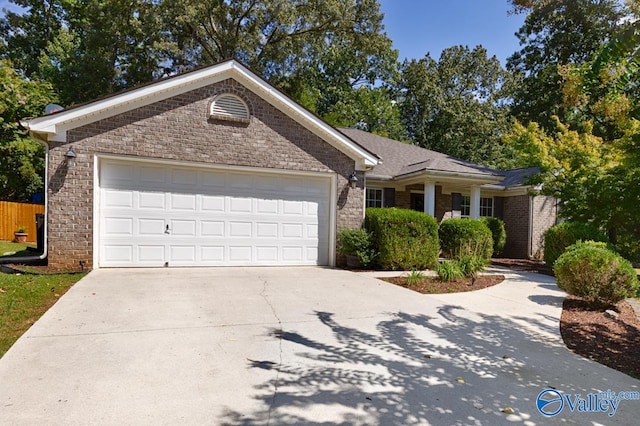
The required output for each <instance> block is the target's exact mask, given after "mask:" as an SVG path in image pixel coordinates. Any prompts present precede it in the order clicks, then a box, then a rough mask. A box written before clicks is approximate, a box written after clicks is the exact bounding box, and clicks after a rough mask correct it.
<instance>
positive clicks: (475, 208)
mask: <svg viewBox="0 0 640 426" xmlns="http://www.w3.org/2000/svg"><path fill="white" fill-rule="evenodd" d="M469 198H470V200H469V203H470V204H471V205H470V206H469V217H470V218H471V219H480V187H479V186H472V187H471V196H470V197H469Z"/></svg>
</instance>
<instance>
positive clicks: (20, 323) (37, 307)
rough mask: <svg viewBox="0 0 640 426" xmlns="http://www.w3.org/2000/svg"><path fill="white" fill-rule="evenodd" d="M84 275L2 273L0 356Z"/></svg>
mask: <svg viewBox="0 0 640 426" xmlns="http://www.w3.org/2000/svg"><path fill="white" fill-rule="evenodd" d="M0 247H1V246H0ZM83 276H84V274H51V275H35V274H15V275H11V274H2V273H0V358H1V357H2V356H3V355H4V354H5V353H6V352H7V351H8V350H9V348H10V347H11V345H13V344H14V343H15V341H16V340H18V338H19V337H20V336H22V334H24V332H25V331H27V329H28V328H29V327H31V325H32V324H33V323H34V322H36V321H37V320H38V318H40V316H42V314H44V313H45V312H46V311H47V309H49V308H50V307H51V306H53V304H54V303H56V301H57V300H58V298H59V297H60V296H62V295H63V294H64V293H65V292H66V291H67V290H68V289H69V288H70V287H71V286H72V285H73V284H75V283H76V282H77V281H79V280H80V278H82V277H83Z"/></svg>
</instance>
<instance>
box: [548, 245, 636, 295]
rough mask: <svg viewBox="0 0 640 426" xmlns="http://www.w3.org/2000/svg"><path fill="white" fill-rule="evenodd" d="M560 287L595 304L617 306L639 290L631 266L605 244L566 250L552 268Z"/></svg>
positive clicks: (570, 247)
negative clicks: (615, 304) (616, 304)
mask: <svg viewBox="0 0 640 426" xmlns="http://www.w3.org/2000/svg"><path fill="white" fill-rule="evenodd" d="M553 272H554V273H555V274H556V278H557V280H558V287H560V288H561V289H562V290H564V291H566V292H567V293H569V294H571V295H574V296H578V297H581V298H583V299H585V300H586V301H588V302H590V303H592V304H599V305H607V304H614V303H617V302H619V301H620V300H622V299H624V298H626V297H632V296H634V295H635V294H636V291H637V289H638V279H637V276H636V271H635V270H634V269H633V267H632V266H631V263H630V262H629V261H628V260H626V259H624V258H623V257H622V256H620V255H619V254H617V253H615V252H613V251H611V250H609V249H608V248H607V245H606V244H605V243H602V242H594V241H587V242H579V243H576V244H573V245H571V246H569V247H567V249H566V251H565V252H564V253H563V254H562V255H560V257H559V258H558V259H557V260H556V262H555V265H554V266H553Z"/></svg>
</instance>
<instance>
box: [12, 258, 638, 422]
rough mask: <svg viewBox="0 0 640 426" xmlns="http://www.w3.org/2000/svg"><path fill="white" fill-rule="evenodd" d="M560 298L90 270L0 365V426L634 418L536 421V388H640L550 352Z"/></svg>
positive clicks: (340, 278) (302, 274)
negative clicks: (433, 293) (430, 293)
mask: <svg viewBox="0 0 640 426" xmlns="http://www.w3.org/2000/svg"><path fill="white" fill-rule="evenodd" d="M562 299H563V293H562V292H560V291H559V290H558V289H557V287H556V286H555V284H554V281H553V280H552V279H551V278H549V277H545V276H541V275H536V274H526V273H521V274H520V273H510V274H509V275H508V279H507V281H505V282H504V283H502V284H500V285H498V286H495V287H492V288H489V289H485V290H480V291H477V292H473V293H463V294H451V295H438V296H428V295H419V294H417V293H413V292H411V291H409V290H404V289H402V288H399V287H396V286H393V285H390V284H387V283H384V282H382V281H379V280H376V279H374V278H372V277H370V276H367V275H366V274H364V273H360V274H356V273H351V272H347V271H340V270H331V269H322V268H206V269H204V268H203V269H147V270H131V269H126V270H125V269H115V270H96V271H93V272H91V273H90V274H89V275H88V276H87V277H86V278H84V279H83V280H81V281H80V282H79V283H77V284H76V285H75V286H74V287H73V288H72V289H71V290H70V291H69V292H68V293H67V294H66V295H65V296H63V297H62V298H61V299H60V301H59V302H58V303H57V304H56V305H55V306H54V307H53V308H52V309H51V310H49V311H48V312H47V313H46V314H45V315H44V316H43V317H42V319H41V320H40V321H38V322H37V323H36V324H35V325H34V326H33V327H32V328H31V329H30V330H29V331H28V332H27V333H26V334H25V335H24V336H23V337H22V338H21V339H20V340H19V341H18V342H17V343H16V345H15V346H14V347H13V348H12V349H11V350H10V351H9V352H8V353H7V354H6V355H5V356H4V357H3V358H2V359H1V360H0V424H12V425H15V424H118V425H121V424H136V425H138V424H154V425H156V424H216V425H217V424H228V425H253V424H261V425H262V424H274V425H276V424H311V423H316V424H317V423H323V424H355V425H365V424H366V425H376V424H379V425H392V424H397V425H405V424H434V425H455V424H461V425H462V424H465V425H467V424H487V425H496V424H513V423H521V424H525V425H533V424H554V423H558V424H559V423H570V424H571V423H573V424H580V425H584V424H625V425H630V424H637V417H638V415H639V413H640V401H622V402H621V403H620V404H619V406H618V407H617V411H616V413H615V415H614V416H609V415H608V414H606V413H585V412H578V410H577V408H575V407H574V408H575V410H574V412H571V411H570V408H569V407H568V406H567V405H568V404H565V406H564V408H563V410H562V411H561V412H560V413H559V414H558V415H557V416H555V417H550V418H545V417H543V416H542V415H541V414H540V413H539V412H538V411H537V409H536V398H537V396H538V394H539V393H540V392H541V391H542V390H544V389H547V388H554V389H557V390H558V391H560V392H561V393H562V394H563V395H567V396H570V398H569V399H570V400H571V401H572V402H575V401H577V400H576V399H575V394H580V395H582V397H583V398H584V397H586V396H587V394H590V393H596V392H600V391H607V390H609V389H610V390H613V391H616V392H617V391H638V390H639V389H640V387H639V385H640V381H638V380H636V379H633V378H631V377H629V376H626V375H624V374H621V373H618V372H616V371H614V370H611V369H609V368H607V367H604V366H601V365H599V364H596V363H594V362H591V361H588V360H585V359H582V358H580V357H578V356H576V355H574V354H573V353H571V352H570V351H568V350H567V349H566V348H565V346H564V345H563V343H562V340H561V338H560V336H559V331H558V320H559V316H560V312H561V302H562ZM551 396H553V395H551ZM547 397H548V395H547ZM585 407H586V406H585ZM503 411H507V412H506V413H505V412H503Z"/></svg>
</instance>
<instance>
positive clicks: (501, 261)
mask: <svg viewBox="0 0 640 426" xmlns="http://www.w3.org/2000/svg"><path fill="white" fill-rule="evenodd" d="M491 265H493V266H503V267H506V268H511V269H513V270H516V271H525V272H536V273H538V274H545V275H551V276H553V270H552V269H551V268H550V267H549V266H547V264H546V263H544V262H543V261H541V260H529V259H508V258H493V259H491Z"/></svg>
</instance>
